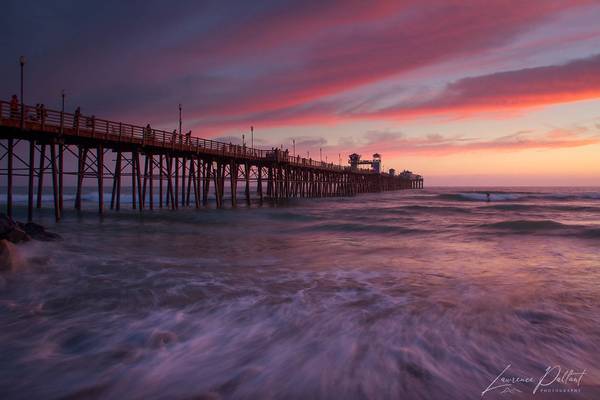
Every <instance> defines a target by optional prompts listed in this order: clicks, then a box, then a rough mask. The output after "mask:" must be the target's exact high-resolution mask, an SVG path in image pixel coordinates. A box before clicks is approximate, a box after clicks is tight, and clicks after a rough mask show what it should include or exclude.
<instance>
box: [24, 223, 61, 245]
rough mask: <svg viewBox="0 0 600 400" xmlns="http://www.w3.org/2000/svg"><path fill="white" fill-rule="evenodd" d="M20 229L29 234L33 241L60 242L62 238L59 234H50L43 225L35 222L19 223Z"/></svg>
mask: <svg viewBox="0 0 600 400" xmlns="http://www.w3.org/2000/svg"><path fill="white" fill-rule="evenodd" d="M17 224H18V225H19V227H20V228H21V229H22V230H23V231H25V233H27V235H29V236H30V237H31V238H32V239H35V240H41V241H43V242H51V241H53V240H60V239H62V237H61V236H60V235H59V234H57V233H52V232H48V231H47V230H46V228H44V227H43V226H42V225H39V224H36V223H34V222H28V223H26V224H22V223H20V222H17Z"/></svg>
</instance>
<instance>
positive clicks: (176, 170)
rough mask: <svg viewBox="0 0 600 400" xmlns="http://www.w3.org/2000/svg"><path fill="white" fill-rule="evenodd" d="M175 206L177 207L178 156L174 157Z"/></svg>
mask: <svg viewBox="0 0 600 400" xmlns="http://www.w3.org/2000/svg"><path fill="white" fill-rule="evenodd" d="M174 163H175V188H174V190H173V191H174V192H175V208H178V207H179V158H177V157H175V159H174Z"/></svg>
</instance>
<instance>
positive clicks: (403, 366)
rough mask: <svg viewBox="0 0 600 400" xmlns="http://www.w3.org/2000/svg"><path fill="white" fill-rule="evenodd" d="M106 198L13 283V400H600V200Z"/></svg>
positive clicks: (496, 195) (26, 249)
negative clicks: (193, 201)
mask: <svg viewBox="0 0 600 400" xmlns="http://www.w3.org/2000/svg"><path fill="white" fill-rule="evenodd" d="M487 193H489V194H490V196H489V201H488V196H487ZM95 198H97V196H95V197H94V194H93V193H91V194H88V195H87V196H86V197H85V199H86V201H85V203H84V208H85V211H84V212H82V213H81V214H76V213H75V212H74V211H73V210H71V208H72V204H71V199H69V200H68V203H67V204H66V205H67V206H68V208H69V210H68V211H67V213H66V215H65V217H64V220H63V221H61V222H60V223H58V224H55V223H54V222H53V214H52V211H51V209H44V210H42V211H41V213H39V214H38V215H39V219H38V221H40V222H42V223H43V224H44V225H46V226H47V228H48V229H49V230H51V231H54V232H57V233H59V234H60V235H61V236H62V237H63V240H62V241H59V242H29V243H27V244H24V245H21V246H20V247H19V250H20V253H21V255H22V257H23V258H24V263H23V264H24V265H23V266H22V267H21V268H20V269H18V270H17V271H14V272H11V273H3V274H1V275H0V355H1V356H0V398H2V399H34V398H36V399H37V398H39V399H95V398H99V399H407V400H410V399H481V398H484V399H487V398H489V399H498V398H501V399H521V398H536V399H537V398H540V399H548V398H550V399H554V398H557V399H565V398H567V399H571V398H572V399H597V398H600V188H523V187H520V188H487V189H486V188H429V189H425V190H419V191H398V192H387V193H378V194H365V195H359V196H356V197H350V198H327V199H296V200H290V201H288V202H285V203H280V204H277V205H269V204H265V205H263V206H262V207H259V206H258V205H256V204H253V205H252V206H250V207H245V206H243V205H240V206H238V207H237V208H236V209H220V210H216V209H214V208H212V209H201V210H195V209H184V210H179V211H175V212H173V211H169V210H162V211H156V210H155V211H153V212H149V211H145V212H144V213H143V215H140V213H139V211H137V212H136V211H135V210H121V211H119V212H114V211H107V213H106V215H105V216H104V217H103V218H100V217H98V216H97V214H96V206H95V203H94V199H95ZM17 200H18V199H17ZM16 211H17V213H20V216H21V217H22V216H23V215H24V212H25V209H24V208H23V205H22V204H21V205H20V206H18V207H17V210H16ZM555 375H556V376H557V377H558V378H555ZM566 375H568V377H566ZM496 378H498V379H496ZM552 378H554V380H553V379H552ZM562 378H564V379H562ZM495 379H496V380H495ZM499 385H502V386H499ZM494 386H499V387H497V388H495V387H494ZM536 386H537V389H536ZM534 391H535V394H534Z"/></svg>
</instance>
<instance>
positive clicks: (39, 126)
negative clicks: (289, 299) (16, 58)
mask: <svg viewBox="0 0 600 400" xmlns="http://www.w3.org/2000/svg"><path fill="white" fill-rule="evenodd" d="M0 140H2V141H1V142H0V146H1V150H2V154H0V159H6V168H2V170H1V175H3V176H6V184H5V186H6V211H7V214H8V215H9V216H10V215H12V208H13V186H14V185H13V182H14V178H15V177H19V176H22V177H27V182H28V192H27V195H28V202H27V207H28V219H29V220H31V219H32V218H33V209H34V207H38V208H40V207H41V204H42V193H43V189H44V176H45V175H49V176H50V186H51V188H52V198H53V207H54V214H55V217H56V219H57V220H60V218H61V215H62V211H63V208H64V201H63V197H64V178H65V176H73V177H74V178H75V180H76V187H77V189H76V194H75V202H74V207H75V208H76V209H81V206H82V201H81V199H82V191H83V184H84V180H85V179H94V180H95V181H96V182H95V184H97V189H98V211H99V212H100V213H103V212H105V204H104V190H105V179H108V180H110V181H111V183H112V190H111V201H110V209H115V210H119V209H120V208H121V205H122V204H121V192H122V186H123V185H122V183H123V182H122V179H123V178H124V177H125V178H129V179H130V180H131V183H130V188H131V189H130V190H131V193H132V196H131V198H132V200H131V207H132V208H137V209H139V210H140V211H143V210H144V209H154V208H155V207H158V208H163V207H169V208H172V209H178V208H180V207H190V206H194V207H206V206H207V205H208V199H209V197H212V196H214V199H215V204H216V207H223V205H224V201H225V194H226V192H225V185H226V184H227V182H228V183H229V185H230V190H229V199H228V200H229V201H230V202H231V206H234V207H235V206H236V205H237V202H238V199H237V196H238V188H239V184H240V183H241V184H242V185H243V188H244V191H243V197H244V201H245V202H246V203H247V204H250V203H251V201H252V200H253V199H254V200H256V199H258V201H259V202H260V203H262V202H263V200H264V199H265V198H268V199H271V200H274V201H280V200H283V199H288V198H292V197H331V196H353V195H356V194H359V193H367V192H381V191H388V190H401V189H418V188H422V187H423V178H422V177H421V176H420V175H410V176H408V177H407V176H394V175H389V174H386V173H376V172H373V171H371V170H367V169H356V168H354V169H352V168H350V167H345V166H341V165H335V164H333V163H325V162H321V161H316V160H312V159H310V158H308V159H307V158H302V157H300V156H294V155H290V154H289V153H288V152H287V151H283V150H282V149H272V150H264V149H256V148H250V147H246V146H244V145H234V144H230V143H223V142H218V141H214V140H209V139H201V138H197V137H191V136H187V135H183V134H181V133H180V132H179V133H178V132H167V131H164V130H158V129H152V128H150V127H142V126H137V125H132V124H126V123H122V122H115V121H109V120H104V119H100V118H96V117H94V116H83V115H79V114H71V113H65V112H61V111H56V110H50V109H45V108H40V107H37V108H36V107H31V106H21V105H18V106H16V105H15V104H14V103H13V104H11V103H9V102H6V101H0ZM22 141H24V142H27V143H28V150H29V151H28V155H27V156H23V155H21V154H17V152H15V146H16V145H17V144H18V143H20V142H22ZM109 154H112V155H114V157H113V159H110V160H106V157H107V155H109ZM67 157H70V158H73V160H71V161H73V162H72V163H71V164H73V165H76V168H75V170H71V171H68V170H66V169H65V164H68V163H65V159H66V158H67ZM36 160H37V165H36ZM142 166H143V167H142ZM36 180H37V181H36ZM36 183H37V185H35V184H36ZM263 185H264V186H265V191H264V192H263ZM36 186H37V189H36ZM211 186H212V188H211ZM251 188H252V190H251ZM155 190H158V198H155V195H154V194H155V192H154V191H155ZM211 190H212V194H211ZM253 193H254V196H253ZM35 197H37V198H35ZM34 198H35V199H34ZM34 200H35V201H34ZM156 203H157V204H156Z"/></svg>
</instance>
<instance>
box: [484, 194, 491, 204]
mask: <svg viewBox="0 0 600 400" xmlns="http://www.w3.org/2000/svg"><path fill="white" fill-rule="evenodd" d="M485 195H486V196H487V202H488V203H489V202H490V194H489V193H486V194H485Z"/></svg>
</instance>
